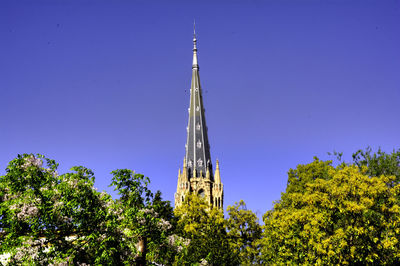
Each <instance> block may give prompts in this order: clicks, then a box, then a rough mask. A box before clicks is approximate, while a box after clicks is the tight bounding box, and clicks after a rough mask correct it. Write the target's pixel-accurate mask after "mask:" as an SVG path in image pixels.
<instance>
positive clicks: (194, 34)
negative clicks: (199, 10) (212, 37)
mask: <svg viewBox="0 0 400 266" xmlns="http://www.w3.org/2000/svg"><path fill="white" fill-rule="evenodd" d="M193 38H194V39H196V20H195V19H193Z"/></svg>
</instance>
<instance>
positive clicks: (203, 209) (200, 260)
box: [175, 194, 238, 265]
mask: <svg viewBox="0 0 400 266" xmlns="http://www.w3.org/2000/svg"><path fill="white" fill-rule="evenodd" d="M175 215H176V217H177V234H178V235H179V236H181V237H182V238H183V240H185V239H186V240H189V241H186V244H188V242H189V244H188V245H187V246H186V247H184V248H183V250H182V252H180V253H178V254H177V257H176V262H175V263H176V264H178V265H190V264H210V265H236V264H238V260H237V258H236V257H235V256H234V253H233V252H232V249H231V248H230V245H229V240H228V236H227V233H226V230H225V220H224V215H223V213H222V211H221V210H218V209H217V208H212V206H210V205H209V204H208V203H207V202H206V201H205V200H204V199H203V198H200V197H199V196H197V195H195V194H188V195H187V196H186V197H185V200H184V202H183V203H182V205H181V206H179V207H177V208H176V209H175ZM181 242H183V241H181Z"/></svg>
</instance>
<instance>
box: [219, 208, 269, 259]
mask: <svg viewBox="0 0 400 266" xmlns="http://www.w3.org/2000/svg"><path fill="white" fill-rule="evenodd" d="M227 211H228V215H229V217H228V219H227V220H226V228H227V231H228V239H229V244H230V246H231V248H232V250H233V252H234V254H235V256H236V257H237V258H238V259H239V262H240V264H242V265H250V264H258V265H259V264H261V261H260V243H259V241H260V239H261V232H262V230H261V226H260V224H259V222H258V218H257V216H256V215H255V214H254V213H253V212H252V211H251V210H248V209H247V208H246V204H245V203H244V201H243V200H241V201H239V203H237V202H236V203H235V205H234V206H228V208H227Z"/></svg>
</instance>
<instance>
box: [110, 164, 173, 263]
mask: <svg viewBox="0 0 400 266" xmlns="http://www.w3.org/2000/svg"><path fill="white" fill-rule="evenodd" d="M112 174H113V178H112V183H111V185H113V186H115V190H116V191H118V194H119V195H121V197H120V199H118V200H117V201H116V204H117V206H118V208H119V209H120V213H121V216H120V223H119V228H120V229H121V231H123V233H124V236H125V241H124V245H126V246H127V247H128V248H129V251H130V252H128V253H127V256H124V261H125V263H129V264H132V263H134V262H136V263H138V264H145V263H146V261H153V262H158V263H171V260H172V258H173V257H174V255H175V253H174V252H169V250H171V249H172V248H171V247H170V246H169V241H168V236H169V235H171V232H172V230H171V228H172V225H171V223H170V221H171V220H172V219H173V212H172V207H171V206H170V203H169V201H163V200H162V199H161V192H159V191H158V192H157V193H156V195H155V196H153V193H152V192H151V191H150V190H149V189H148V187H147V185H148V184H149V182H150V180H149V178H148V177H144V175H141V174H136V173H135V172H134V171H132V170H129V169H119V170H116V171H113V172H112ZM135 255H136V256H135Z"/></svg>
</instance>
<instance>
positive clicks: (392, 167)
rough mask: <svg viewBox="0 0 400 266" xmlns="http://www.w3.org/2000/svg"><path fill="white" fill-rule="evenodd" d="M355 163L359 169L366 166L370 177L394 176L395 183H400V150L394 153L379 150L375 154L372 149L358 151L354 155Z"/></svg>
mask: <svg viewBox="0 0 400 266" xmlns="http://www.w3.org/2000/svg"><path fill="white" fill-rule="evenodd" d="M353 161H354V164H356V165H357V166H358V167H360V168H361V167H362V166H366V167H367V172H366V174H368V175H369V176H381V175H386V176H390V175H394V176H395V177H396V180H395V183H396V184H398V183H400V149H399V150H397V151H395V150H393V152H392V153H389V154H388V153H385V152H384V151H382V150H381V148H379V149H378V151H377V152H375V153H373V152H372V149H371V148H370V147H368V148H366V149H365V151H364V150H358V151H357V152H356V153H354V154H353Z"/></svg>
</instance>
